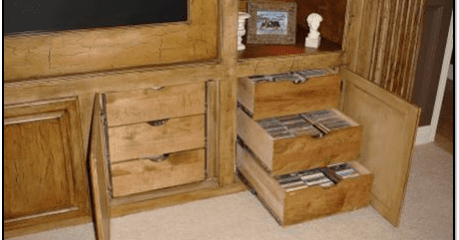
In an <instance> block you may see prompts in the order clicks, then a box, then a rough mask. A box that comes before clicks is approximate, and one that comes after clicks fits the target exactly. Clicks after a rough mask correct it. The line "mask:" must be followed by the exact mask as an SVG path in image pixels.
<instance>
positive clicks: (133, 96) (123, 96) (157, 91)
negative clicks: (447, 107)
mask: <svg viewBox="0 0 459 240" xmlns="http://www.w3.org/2000/svg"><path fill="white" fill-rule="evenodd" d="M205 94H206V93H205V84H204V83H197V84H185V85H178V86H156V87H153V86H152V87H150V88H147V89H142V90H134V91H126V92H116V93H107V94H105V96H106V104H107V119H108V126H109V127H113V126H117V125H124V124H131V123H139V122H147V121H152V120H157V119H169V118H176V117H182V116H189V115H196V114H204V113H205Z"/></svg>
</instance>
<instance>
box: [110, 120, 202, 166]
mask: <svg viewBox="0 0 459 240" xmlns="http://www.w3.org/2000/svg"><path fill="white" fill-rule="evenodd" d="M160 124H162V125H157V122H150V123H138V124H132V125H124V126H118V127H111V128H108V139H109V141H108V142H109V147H110V157H111V160H112V162H118V161H123V160H129V159H136V158H145V157H148V156H155V155H160V154H163V153H171V152H179V151H184V150H190V149H197V148H203V147H205V130H204V129H205V115H195V116H188V117H181V118H173V119H169V120H167V121H165V122H161V121H160Z"/></svg>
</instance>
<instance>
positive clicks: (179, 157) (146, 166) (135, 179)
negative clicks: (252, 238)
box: [111, 149, 205, 197]
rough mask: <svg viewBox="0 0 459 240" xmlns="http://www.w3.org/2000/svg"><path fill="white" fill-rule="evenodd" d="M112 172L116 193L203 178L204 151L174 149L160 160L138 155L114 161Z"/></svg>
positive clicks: (118, 194)
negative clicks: (154, 160) (129, 159)
mask: <svg viewBox="0 0 459 240" xmlns="http://www.w3.org/2000/svg"><path fill="white" fill-rule="evenodd" d="M111 172H112V182H113V196H114V197H118V196H124V195H129V194H135V193H140V192H145V191H151V190H155V189H160V188H166V187H171V186H176V185H182V184H186V183H191V182H197V181H202V180H204V178H205V151H204V149H198V150H191V151H183V152H177V153H172V154H170V155H169V156H168V157H167V158H166V159H165V160H163V161H161V162H153V161H151V160H149V159H139V160H134V161H128V162H120V163H114V164H112V166H111Z"/></svg>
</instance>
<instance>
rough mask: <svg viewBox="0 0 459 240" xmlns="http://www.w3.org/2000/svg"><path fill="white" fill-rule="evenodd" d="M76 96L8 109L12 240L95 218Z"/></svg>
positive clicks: (8, 228)
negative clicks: (92, 209)
mask: <svg viewBox="0 0 459 240" xmlns="http://www.w3.org/2000/svg"><path fill="white" fill-rule="evenodd" d="M77 106H78V105H77V99H76V98H66V99H58V100H51V101H45V102H33V103H27V104H15V105H7V106H4V119H3V120H4V123H3V134H4V143H3V147H4V159H3V161H4V162H3V163H4V165H3V173H4V178H3V180H4V185H3V186H4V188H3V190H4V209H3V217H4V221H3V226H4V228H5V233H6V236H7V237H11V236H15V235H20V234H24V233H30V232H34V231H39V230H44V229H47V228H51V227H56V226H60V225H62V224H63V222H65V221H67V220H72V221H74V220H75V219H76V218H80V219H81V218H88V217H89V216H90V208H89V195H88V185H87V180H86V179H87V175H86V170H85V161H84V156H83V149H82V145H81V136H80V131H81V130H80V125H79V115H78V107H77Z"/></svg>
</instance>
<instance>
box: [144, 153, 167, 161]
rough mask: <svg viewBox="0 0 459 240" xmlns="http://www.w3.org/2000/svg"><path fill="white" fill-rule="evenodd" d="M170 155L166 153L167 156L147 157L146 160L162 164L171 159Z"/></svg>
mask: <svg viewBox="0 0 459 240" xmlns="http://www.w3.org/2000/svg"><path fill="white" fill-rule="evenodd" d="M169 155H170V154H169V153H165V154H162V155H157V156H147V157H145V158H146V159H148V160H150V161H152V162H162V161H164V160H166V159H167V158H168V157H169Z"/></svg>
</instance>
